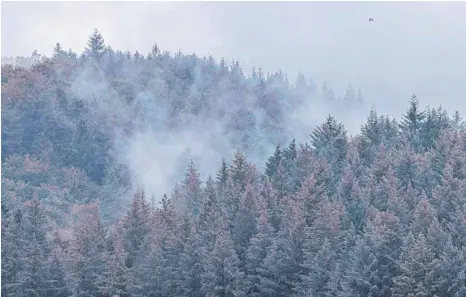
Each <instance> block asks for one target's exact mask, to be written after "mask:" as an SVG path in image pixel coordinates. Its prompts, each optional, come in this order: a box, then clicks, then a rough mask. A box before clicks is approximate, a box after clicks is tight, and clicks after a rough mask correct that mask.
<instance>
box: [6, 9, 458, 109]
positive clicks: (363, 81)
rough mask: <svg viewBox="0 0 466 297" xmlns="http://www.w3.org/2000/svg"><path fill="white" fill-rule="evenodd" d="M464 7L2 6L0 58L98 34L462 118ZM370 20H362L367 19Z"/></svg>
mask: <svg viewBox="0 0 466 297" xmlns="http://www.w3.org/2000/svg"><path fill="white" fill-rule="evenodd" d="M465 15H466V3H464V2H372V3H370V2H268V3H265V2H250V3H248V2H184V3H182V2H137V3H129V2H95V3H94V2H79V3H78V2H4V3H2V56H9V55H27V54H30V53H31V52H32V50H33V49H34V48H37V50H38V51H39V52H40V53H44V54H50V53H51V51H52V49H53V45H54V44H55V42H57V41H60V42H61V43H62V44H63V46H64V47H65V48H72V49H73V50H75V51H78V52H80V51H81V50H82V49H83V47H84V42H83V41H84V40H86V38H87V36H89V34H90V33H92V30H93V29H94V28H95V27H97V28H99V30H100V31H101V32H102V34H103V35H104V37H105V38H106V42H107V44H111V45H112V46H113V47H114V48H118V49H122V50H125V49H128V50H132V51H134V50H136V49H137V50H139V51H141V52H148V51H149V50H150V48H151V46H152V44H153V43H154V42H157V43H158V44H159V45H160V47H161V48H163V49H166V50H169V51H171V52H175V51H177V50H178V49H181V50H182V51H183V52H187V53H191V52H196V53H197V54H199V55H204V54H208V53H210V54H212V55H213V56H215V57H221V56H224V57H226V58H227V59H230V60H231V59H232V58H236V59H238V60H239V61H240V63H241V65H242V66H243V68H244V69H248V70H249V69H251V68H252V66H254V65H256V66H258V65H259V66H261V67H262V68H263V69H265V70H266V71H274V70H276V69H278V68H282V69H283V70H284V71H285V72H286V73H288V75H289V77H294V75H296V73H297V72H298V71H301V72H302V73H303V74H305V75H306V76H311V77H312V78H313V79H314V80H315V81H316V83H317V85H321V84H322V83H323V81H324V80H326V81H328V82H329V84H330V85H332V86H333V87H334V89H335V91H336V93H342V92H343V91H344V88H346V86H347V84H348V83H349V82H352V83H353V84H354V85H355V86H357V87H360V88H361V89H362V90H363V92H364V94H365V95H366V97H367V98H366V99H367V100H369V101H374V102H375V103H376V106H377V108H378V109H379V110H381V111H384V112H386V113H390V114H393V115H398V114H399V113H400V112H401V111H402V110H403V108H404V106H405V103H406V102H407V100H408V99H409V97H410V96H411V95H412V94H413V93H416V94H417V96H418V98H420V100H421V103H422V104H425V105H426V104H430V105H433V106H436V105H439V104H442V105H443V106H444V107H445V108H447V109H449V110H454V109H458V110H460V111H463V113H464V111H465V109H466V107H465V103H463V102H466V100H465V99H466V84H465V83H464V82H466V70H465V69H466V55H464V53H465V52H466V18H464V16H465ZM369 17H371V18H373V19H374V22H371V23H369V22H368V18H369Z"/></svg>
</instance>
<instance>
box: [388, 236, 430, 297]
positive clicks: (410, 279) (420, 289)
mask: <svg viewBox="0 0 466 297" xmlns="http://www.w3.org/2000/svg"><path fill="white" fill-rule="evenodd" d="M434 257H435V256H434V253H433V252H432V251H431V250H430V249H429V247H428V246H427V241H426V238H425V236H424V235H423V234H422V233H421V234H419V236H418V237H417V239H415V238H414V236H413V234H412V233H409V234H408V236H407V237H406V239H405V242H404V244H403V249H402V253H401V256H400V260H399V261H400V264H399V265H400V270H401V274H400V275H398V276H396V277H395V278H394V279H393V282H394V288H393V290H392V296H394V297H401V296H403V297H408V296H419V297H421V296H425V297H428V296H435V291H436V290H435V283H434V281H435V268H436V265H437V261H436V259H435V258H434Z"/></svg>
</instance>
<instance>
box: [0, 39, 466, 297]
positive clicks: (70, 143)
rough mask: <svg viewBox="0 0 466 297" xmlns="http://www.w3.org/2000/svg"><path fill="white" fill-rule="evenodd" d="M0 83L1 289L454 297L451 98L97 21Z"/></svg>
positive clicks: (463, 193)
mask: <svg viewBox="0 0 466 297" xmlns="http://www.w3.org/2000/svg"><path fill="white" fill-rule="evenodd" d="M1 81H2V82H1V83H2V89H1V92H2V93H1V95H2V111H1V112H2V115H1V116H2V143H1V149H2V200H1V202H2V204H1V210H2V212H1V213H2V287H1V292H2V296H3V295H4V296H108V297H112V296H151V297H152V296H157V297H158V296H167V297H168V296H263V297H266V296H296V297H301V296H303V297H304V296H339V297H343V296H406V297H408V296H439V297H440V296H445V297H446V296H455V297H459V296H466V181H465V176H466V130H465V123H464V121H463V120H462V118H461V116H460V114H459V113H458V112H454V113H450V112H447V111H446V110H444V109H442V108H441V107H438V108H431V107H427V108H425V109H421V108H420V107H419V101H418V98H417V97H416V96H415V95H413V97H412V98H410V99H409V98H408V99H409V102H408V101H407V110H406V112H405V113H404V114H403V115H401V117H400V119H398V120H397V119H393V118H390V117H388V116H385V115H382V114H380V113H378V112H377V111H376V110H370V111H369V110H368V109H367V103H366V102H365V101H364V99H363V95H362V92H361V91H359V90H358V91H355V89H354V87H353V86H352V85H349V86H348V89H347V91H346V93H345V94H344V96H343V98H338V97H336V96H335V94H334V92H333V91H332V89H331V87H329V86H327V84H324V85H323V86H322V87H321V88H318V87H317V86H316V85H315V83H314V82H313V81H312V80H310V79H307V78H305V77H304V76H303V75H299V76H298V78H297V80H296V81H295V82H294V83H290V81H289V80H288V77H287V75H286V74H285V73H283V72H282V71H277V72H276V73H273V74H271V73H269V74H264V73H263V72H262V70H261V69H260V68H257V69H253V70H252V72H251V73H250V74H246V73H245V72H244V71H243V69H242V68H241V66H240V64H239V62H238V61H233V62H232V63H228V64H227V62H226V61H225V60H224V59H220V61H216V60H215V59H214V58H213V57H211V56H209V57H202V58H201V57H197V56H196V54H192V55H185V54H183V53H181V52H178V53H176V54H174V55H172V54H170V53H168V52H162V51H161V50H160V49H159V47H158V46H157V45H154V47H153V48H152V51H151V52H150V53H149V54H147V55H143V54H141V53H139V52H135V53H130V52H123V51H118V50H114V49H112V48H111V47H110V46H108V45H106V44H105V40H104V38H103V36H102V35H101V34H100V33H99V32H98V31H97V30H95V31H94V33H93V34H92V35H91V36H90V37H89V40H88V44H87V46H86V48H85V50H84V51H83V53H82V54H79V55H78V54H76V53H74V52H73V51H71V50H69V51H65V50H64V49H63V48H62V45H61V44H59V43H57V44H56V46H55V49H54V53H53V56H52V57H45V56H41V55H39V54H38V53H37V52H35V53H33V55H32V56H31V57H23V58H16V59H12V60H10V61H8V63H4V62H2V79H1ZM362 115H365V117H366V120H365V122H364V124H363V125H362V126H361V127H360V129H359V133H353V132H352V131H353V130H354V128H353V127H352V128H351V133H350V131H349V129H348V127H347V126H345V124H344V123H343V120H342V118H344V119H345V120H346V121H347V122H351V119H352V118H354V119H355V118H358V117H362ZM18 247H19V248H18Z"/></svg>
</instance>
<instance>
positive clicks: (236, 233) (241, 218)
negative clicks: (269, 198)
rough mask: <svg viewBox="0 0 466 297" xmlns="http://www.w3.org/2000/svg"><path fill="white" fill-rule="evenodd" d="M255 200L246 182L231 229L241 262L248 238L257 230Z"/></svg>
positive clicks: (255, 197) (253, 193) (251, 189)
mask: <svg viewBox="0 0 466 297" xmlns="http://www.w3.org/2000/svg"><path fill="white" fill-rule="evenodd" d="M257 200H258V199H257V193H256V192H255V191H254V189H253V188H252V187H251V186H250V185H249V184H248V185H247V186H246V191H245V193H244V195H243V197H242V199H241V201H240V206H239V209H238V213H237V214H236V216H235V220H234V223H233V230H232V239H233V243H234V246H235V250H236V253H237V255H238V258H239V259H240V261H241V262H240V263H241V264H243V263H244V261H245V258H246V252H247V248H248V244H249V240H250V239H251V238H252V236H253V235H254V234H255V233H256V230H257V222H256V217H257V215H256V214H257V205H256V201H257ZM240 268H241V269H243V265H240Z"/></svg>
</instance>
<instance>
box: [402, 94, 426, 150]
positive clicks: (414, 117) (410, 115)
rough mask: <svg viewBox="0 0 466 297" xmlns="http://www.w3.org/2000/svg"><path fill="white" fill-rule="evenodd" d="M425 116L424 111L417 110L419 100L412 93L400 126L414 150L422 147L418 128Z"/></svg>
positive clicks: (419, 128)
mask: <svg viewBox="0 0 466 297" xmlns="http://www.w3.org/2000/svg"><path fill="white" fill-rule="evenodd" d="M425 117H426V115H425V113H424V112H422V111H419V101H418V99H417V97H416V95H413V96H412V97H411V100H410V101H409V108H408V110H407V111H406V113H405V114H404V115H403V118H402V120H401V123H400V128H401V131H402V132H403V133H404V135H405V136H406V137H407V139H408V140H409V142H410V144H411V145H412V146H413V147H414V149H415V151H416V152H420V150H421V147H422V143H421V138H420V130H421V127H422V123H423V122H424V120H425Z"/></svg>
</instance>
